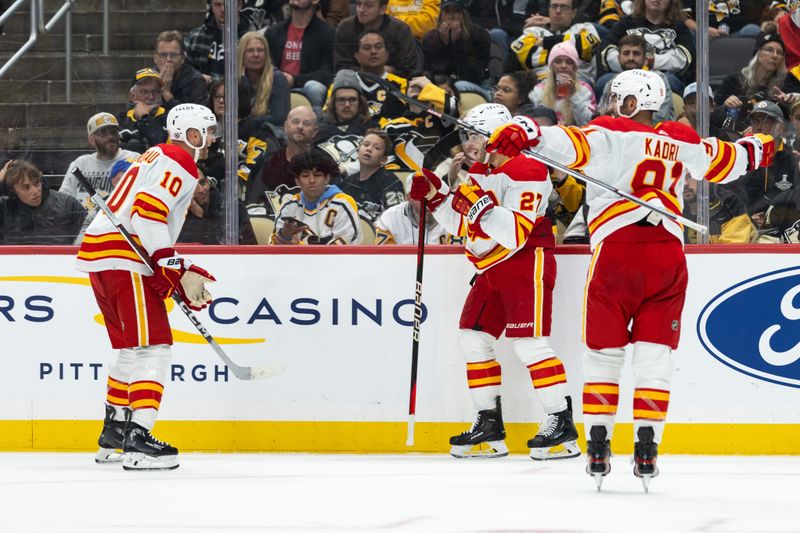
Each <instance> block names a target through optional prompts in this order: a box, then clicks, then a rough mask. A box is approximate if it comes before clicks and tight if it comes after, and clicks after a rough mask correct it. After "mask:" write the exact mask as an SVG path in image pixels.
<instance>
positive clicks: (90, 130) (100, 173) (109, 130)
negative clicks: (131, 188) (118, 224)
mask: <svg viewBox="0 0 800 533" xmlns="http://www.w3.org/2000/svg"><path fill="white" fill-rule="evenodd" d="M86 132H87V136H88V140H89V144H90V145H91V147H92V148H94V153H93V154H85V155H82V156H79V157H77V158H76V159H75V160H74V161H73V162H72V163H70V164H69V167H67V168H68V170H67V172H66V174H65V175H64V180H63V181H62V182H61V187H60V188H59V189H58V190H59V192H63V193H64V194H68V195H70V196H72V197H74V198H76V199H77V200H78V201H80V202H83V201H84V200H85V199H86V198H87V197H88V196H89V194H88V193H87V192H86V191H85V190H84V189H83V187H82V186H81V185H80V184H79V183H78V178H76V177H75V170H76V169H79V170H80V171H81V172H82V173H83V175H84V176H86V179H88V180H89V183H91V184H92V187H94V188H95V190H97V192H99V193H100V194H101V195H103V196H107V195H109V194H111V191H112V190H113V188H114V185H113V184H112V183H111V174H110V173H111V168H112V167H113V166H114V163H116V162H117V161H120V160H124V159H129V158H135V157H139V154H138V153H136V152H131V151H130V150H124V149H122V148H120V140H119V122H117V119H116V117H115V116H114V115H112V114H111V113H97V114H96V115H92V117H91V118H90V119H89V121H88V122H87V123H86Z"/></svg>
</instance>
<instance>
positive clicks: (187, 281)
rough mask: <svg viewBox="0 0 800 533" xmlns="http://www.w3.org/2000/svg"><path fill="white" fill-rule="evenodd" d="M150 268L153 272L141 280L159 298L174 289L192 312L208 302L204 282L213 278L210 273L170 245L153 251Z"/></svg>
mask: <svg viewBox="0 0 800 533" xmlns="http://www.w3.org/2000/svg"><path fill="white" fill-rule="evenodd" d="M153 271H154V272H153V275H152V276H148V277H146V278H145V280H147V282H148V283H149V285H150V287H151V288H152V289H153V290H154V291H155V292H156V294H158V295H159V296H160V297H161V298H164V299H166V298H169V297H170V296H172V293H173V292H175V291H178V294H179V295H180V297H181V299H182V300H183V301H184V302H185V303H186V305H188V306H189V307H190V308H191V309H194V310H195V311H200V310H202V309H204V308H205V307H206V306H208V304H210V303H211V295H210V294H209V293H208V291H206V289H205V283H207V282H212V281H216V280H215V279H214V276H212V275H211V274H209V273H208V272H206V271H205V270H203V269H202V268H200V267H197V266H195V265H193V264H192V262H191V261H189V260H188V259H184V258H183V257H181V256H180V255H178V254H177V253H176V252H175V250H173V249H172V248H162V249H160V250H156V251H155V252H154V253H153Z"/></svg>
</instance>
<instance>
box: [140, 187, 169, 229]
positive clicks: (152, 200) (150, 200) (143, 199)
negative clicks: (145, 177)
mask: <svg viewBox="0 0 800 533" xmlns="http://www.w3.org/2000/svg"><path fill="white" fill-rule="evenodd" d="M134 215H139V216H140V217H142V218H146V219H147V220H153V221H155V222H162V223H164V224H166V223H167V216H168V215H169V207H167V205H166V204H165V203H164V202H162V201H161V200H159V199H158V198H156V197H155V196H151V195H149V194H147V193H145V192H140V193H138V194H137V195H136V197H135V198H134V200H133V207H132V208H131V218H132V217H133V216H134Z"/></svg>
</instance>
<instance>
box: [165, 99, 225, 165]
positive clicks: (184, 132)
mask: <svg viewBox="0 0 800 533" xmlns="http://www.w3.org/2000/svg"><path fill="white" fill-rule="evenodd" d="M216 126H217V117H215V116H214V113H212V112H211V110H210V109H209V108H207V107H206V106H204V105H200V104H180V105H177V106H175V107H173V108H172V109H171V110H170V112H169V114H167V136H168V137H169V138H170V139H171V140H173V141H179V142H183V143H186V144H188V145H189V146H191V147H192V148H194V159H195V161H197V158H198V157H199V156H200V151H201V150H202V149H203V148H206V147H207V146H208V145H209V144H210V143H209V142H208V133H209V130H210V129H211V128H212V127H216ZM191 129H195V130H197V131H198V132H199V133H200V137H201V138H202V139H203V143H202V144H201V145H200V146H194V145H193V144H192V143H190V142H189V137H188V133H189V130H191Z"/></svg>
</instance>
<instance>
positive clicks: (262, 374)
mask: <svg viewBox="0 0 800 533" xmlns="http://www.w3.org/2000/svg"><path fill="white" fill-rule="evenodd" d="M73 174H74V175H75V177H76V178H77V179H78V181H79V182H80V184H81V185H82V186H83V188H84V189H86V192H88V193H89V196H91V197H92V201H93V202H94V203H95V204H97V206H98V207H100V209H101V210H102V211H103V213H105V214H106V216H107V217H108V219H109V220H110V221H111V223H112V224H114V226H115V227H116V228H117V231H119V232H120V234H122V236H123V237H124V238H125V240H126V241H127V242H128V244H129V245H130V246H131V248H133V251H134V252H136V255H138V256H139V259H141V260H142V262H143V263H144V264H145V266H146V267H147V269H148V270H149V271H150V274H151V275H152V274H153V267H152V266H150V263H151V261H150V256H149V255H148V254H147V251H146V250H145V249H144V248H142V247H141V246H139V245H138V244H136V242H135V241H134V240H133V237H132V236H131V234H130V233H129V232H128V230H127V229H125V226H123V225H122V223H121V222H120V221H119V219H118V218H117V217H116V215H114V212H113V211H111V209H109V207H108V204H106V202H105V200H103V197H102V196H100V195H99V194H98V193H97V191H96V190H95V188H94V187H92V184H91V183H89V180H87V179H86V176H84V175H83V173H82V172H81V171H80V169H79V168H76V169H74V170H73ZM172 299H173V300H175V303H176V304H177V306H178V307H179V308H180V309H181V311H183V314H185V315H186V318H188V319H189V321H190V322H191V323H192V324H193V325H194V327H195V328H197V331H199V332H200V335H202V336H203V338H204V339H205V340H206V342H207V343H208V344H209V345H211V348H213V349H214V352H216V354H217V355H218V356H219V358H220V359H222V361H223V362H224V363H225V364H226V365H227V366H228V368H230V369H231V372H233V375H234V376H236V377H237V378H239V379H242V380H250V379H265V378H271V377H274V376H277V375H278V374H282V373H283V371H284V370H285V368H284V366H283V364H281V363H280V362H278V361H272V362H270V363H267V364H265V365H261V366H239V365H237V364H236V363H234V362H233V361H231V358H230V357H228V354H226V353H225V351H224V350H223V349H222V347H221V346H220V345H219V343H217V341H216V340H215V339H214V337H212V336H211V334H210V333H209V332H208V330H207V329H206V328H205V326H203V324H202V323H201V322H200V319H198V318H197V315H195V314H194V313H193V312H192V310H191V309H189V306H187V305H186V304H185V303H184V302H183V300H181V297H180V295H179V294H178V292H177V291H175V292H173V293H172Z"/></svg>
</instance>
